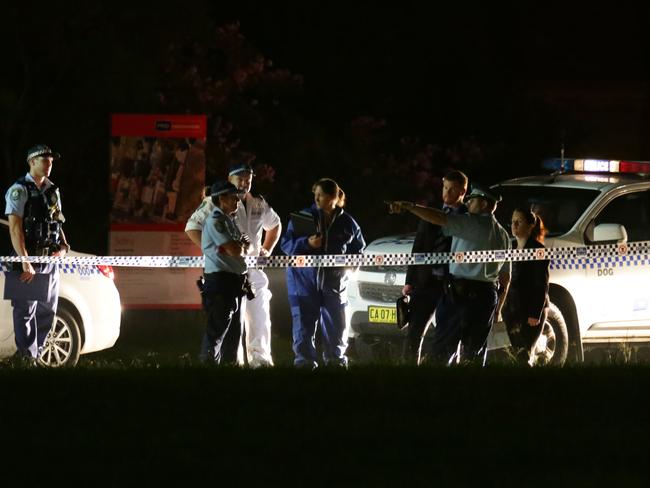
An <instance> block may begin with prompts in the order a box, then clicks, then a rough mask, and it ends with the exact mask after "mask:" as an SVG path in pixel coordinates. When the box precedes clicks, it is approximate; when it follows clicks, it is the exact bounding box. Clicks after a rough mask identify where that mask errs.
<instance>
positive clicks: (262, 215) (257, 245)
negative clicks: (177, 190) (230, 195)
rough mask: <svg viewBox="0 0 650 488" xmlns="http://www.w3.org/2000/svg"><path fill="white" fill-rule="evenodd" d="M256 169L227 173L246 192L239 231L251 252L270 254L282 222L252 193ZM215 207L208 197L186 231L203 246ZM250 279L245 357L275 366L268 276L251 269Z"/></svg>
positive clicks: (238, 167) (241, 167) (242, 165)
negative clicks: (204, 231)
mask: <svg viewBox="0 0 650 488" xmlns="http://www.w3.org/2000/svg"><path fill="white" fill-rule="evenodd" d="M253 176H254V173H253V168H252V167H251V165H250V164H249V163H247V162H239V163H236V164H233V165H232V166H231V167H230V170H229V172H228V181H229V182H230V183H232V184H233V185H235V186H236V187H237V188H238V189H239V190H243V192H244V193H242V194H240V199H241V200H240V202H239V205H238V207H237V212H236V214H235V217H234V220H235V223H236V224H237V227H238V228H239V230H240V231H241V232H242V233H243V234H246V235H247V236H248V237H249V239H250V241H251V244H250V247H249V248H248V255H251V256H269V255H270V254H271V253H272V252H273V248H274V247H275V245H276V244H277V242H278V239H279V238H280V234H281V231H282V223H281V221H280V217H279V216H278V214H277V213H276V212H275V211H274V210H273V208H272V207H271V206H270V205H269V204H268V203H267V202H266V200H265V199H264V198H263V197H262V196H258V195H253V194H252V193H251V186H252V182H253ZM213 210H214V206H213V204H212V201H211V200H210V198H209V197H208V198H205V199H204V200H203V202H202V203H201V205H200V206H199V207H198V208H197V209H196V210H195V211H194V213H193V214H192V216H191V217H190V218H189V220H188V221H187V224H186V226H185V233H186V234H187V236H188V237H189V238H190V239H191V240H192V242H194V243H195V244H197V245H198V246H200V245H201V230H202V228H203V222H204V221H205V219H206V218H207V216H208V215H210V214H211V212H212V211H213ZM248 278H249V281H250V282H251V284H252V286H253V291H254V293H255V298H254V299H252V300H248V299H246V298H244V300H243V304H242V312H243V315H242V316H243V317H244V324H245V331H246V357H247V359H248V365H249V366H250V367H252V368H258V367H260V366H273V359H272V356H271V314H270V302H271V296H272V295H271V291H270V290H269V279H268V277H267V276H266V273H265V272H264V271H263V270H261V269H254V268H252V269H249V270H248Z"/></svg>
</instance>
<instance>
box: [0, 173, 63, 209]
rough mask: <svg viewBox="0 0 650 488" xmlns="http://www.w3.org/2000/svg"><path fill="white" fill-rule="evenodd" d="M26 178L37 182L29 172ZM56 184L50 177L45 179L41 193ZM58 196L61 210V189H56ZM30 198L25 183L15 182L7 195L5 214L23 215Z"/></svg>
mask: <svg viewBox="0 0 650 488" xmlns="http://www.w3.org/2000/svg"><path fill="white" fill-rule="evenodd" d="M25 180H27V181H31V182H32V183H34V184H36V182H35V181H34V178H32V175H31V174H29V173H27V175H26V176H25ZM53 185H54V184H53V183H52V182H51V181H50V180H49V179H48V178H44V179H43V184H42V185H41V187H40V188H39V192H40V193H44V192H45V191H46V190H47V189H48V188H50V187H52V186H53ZM56 197H57V199H58V201H59V211H61V195H60V194H59V190H58V189H57V190H56ZM28 199H29V192H28V190H27V188H26V187H25V185H21V184H20V183H14V184H13V185H11V186H10V187H9V190H7V193H6V195H5V202H6V204H5V215H16V216H17V217H21V218H22V217H23V216H24V213H25V204H26V203H27V200H28Z"/></svg>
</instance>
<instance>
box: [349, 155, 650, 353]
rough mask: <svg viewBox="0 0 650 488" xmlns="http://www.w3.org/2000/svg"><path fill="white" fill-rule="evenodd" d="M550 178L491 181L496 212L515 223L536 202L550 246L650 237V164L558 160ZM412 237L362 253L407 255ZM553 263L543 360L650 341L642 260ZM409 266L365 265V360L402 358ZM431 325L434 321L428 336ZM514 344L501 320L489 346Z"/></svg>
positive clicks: (359, 342) (357, 289) (355, 295)
mask: <svg viewBox="0 0 650 488" xmlns="http://www.w3.org/2000/svg"><path fill="white" fill-rule="evenodd" d="M544 166H545V167H546V168H547V169H553V170H555V171H554V172H553V173H552V174H551V175H548V176H531V177H524V178H516V179H511V180H507V181H504V182H502V183H499V184H497V185H494V186H493V187H492V188H493V189H494V190H495V191H496V192H497V193H499V194H500V195H501V196H502V197H503V200H502V202H501V203H500V204H499V206H498V208H497V211H496V217H497V219H498V220H499V222H500V223H501V225H503V226H504V228H506V230H509V229H510V218H511V215H512V211H513V209H514V208H516V207H523V208H532V210H533V211H535V212H537V213H538V214H539V215H540V216H541V217H542V219H543V220H544V223H545V225H546V228H547V230H548V234H547V236H546V241H545V245H546V246H547V247H548V248H552V247H575V248H576V251H577V253H578V252H579V249H578V248H583V247H584V246H587V245H591V244H622V243H625V242H628V241H630V242H633V241H647V240H650V179H648V178H646V177H644V175H650V163H647V162H638V161H618V160H596V159H553V160H547V161H545V163H544ZM414 236H415V235H414V234H409V235H400V236H390V237H386V238H381V239H377V240H376V241H374V242H372V243H370V245H368V247H367V248H366V250H365V251H364V252H365V253H369V254H392V253H410V252H411V248H412V245H413V239H414ZM575 268H576V267H572V266H563V265H562V264H561V263H556V262H553V263H552V264H551V269H550V289H549V297H550V301H551V306H550V313H549V315H548V319H547V321H546V323H545V324H544V332H543V334H542V336H541V337H540V340H539V342H538V344H537V348H536V352H537V360H538V363H552V364H563V363H564V362H565V361H566V360H567V359H568V360H571V361H581V360H582V359H583V358H584V355H583V353H584V349H585V348H586V347H590V346H599V345H607V346H611V345H622V346H625V347H629V346H634V345H639V344H641V343H644V342H645V343H647V342H650V272H649V271H650V270H648V269H647V268H645V267H644V266H640V265H629V266H622V267H619V266H617V267H614V266H611V267H610V266H607V265H601V266H589V265H588V266H585V267H580V268H578V269H575ZM405 273H406V266H385V267H367V268H362V269H360V270H359V272H358V273H357V274H356V275H355V276H354V277H353V279H352V280H351V283H350V287H349V314H348V320H349V331H350V337H351V338H352V339H353V344H354V352H356V354H357V356H358V357H359V358H360V359H362V360H363V359H366V360H368V359H377V358H378V357H379V358H381V357H382V356H383V357H384V358H386V357H398V356H399V353H400V352H401V347H402V337H403V336H404V331H399V330H398V329H397V327H396V313H395V301H396V299H397V298H398V297H399V296H400V295H401V289H402V286H403V284H404V279H405ZM432 329H433V327H432V326H431V327H429V330H428V332H427V338H430V336H431V332H432ZM505 345H508V341H507V334H505V331H504V328H503V325H502V324H495V326H494V327H493V329H492V332H491V334H490V338H489V339H488V349H497V348H500V347H503V346H505Z"/></svg>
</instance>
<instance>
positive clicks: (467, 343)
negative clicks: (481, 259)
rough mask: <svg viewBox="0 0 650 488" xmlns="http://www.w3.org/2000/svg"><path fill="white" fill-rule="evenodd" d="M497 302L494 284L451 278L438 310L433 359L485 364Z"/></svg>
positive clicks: (444, 361)
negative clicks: (488, 339)
mask: <svg viewBox="0 0 650 488" xmlns="http://www.w3.org/2000/svg"><path fill="white" fill-rule="evenodd" d="M496 305H497V292H496V286H495V284H494V283H488V282H481V281H476V280H465V279H458V278H453V279H451V280H450V281H449V284H448V285H447V286H446V287H445V293H444V295H443V299H442V301H441V303H440V305H439V307H438V309H437V310H436V328H435V332H434V341H433V350H432V356H433V359H434V360H436V361H438V362H443V363H449V362H451V361H452V360H454V359H457V360H458V361H471V362H479V363H481V364H484V362H485V353H486V346H487V337H488V334H489V333H490V327H492V321H493V319H494V312H495V309H496ZM459 343H460V348H459V347H458V346H459ZM457 352H458V355H457V356H455V354H456V353H457Z"/></svg>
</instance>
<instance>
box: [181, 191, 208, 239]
mask: <svg viewBox="0 0 650 488" xmlns="http://www.w3.org/2000/svg"><path fill="white" fill-rule="evenodd" d="M212 212H214V204H213V203H212V197H205V198H204V199H203V201H202V202H201V205H199V206H198V208H197V209H196V210H195V211H194V213H193V214H192V215H191V216H190V218H189V219H188V220H187V223H186V224H185V232H187V231H188V230H203V224H204V223H205V221H206V219H207V218H208V217H209V216H210V215H211V214H212Z"/></svg>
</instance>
